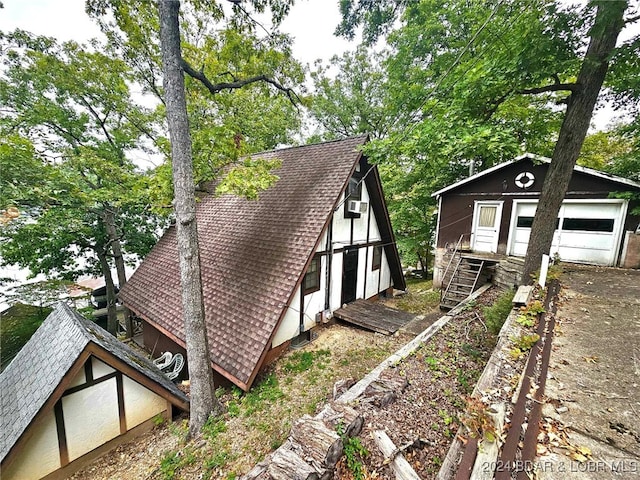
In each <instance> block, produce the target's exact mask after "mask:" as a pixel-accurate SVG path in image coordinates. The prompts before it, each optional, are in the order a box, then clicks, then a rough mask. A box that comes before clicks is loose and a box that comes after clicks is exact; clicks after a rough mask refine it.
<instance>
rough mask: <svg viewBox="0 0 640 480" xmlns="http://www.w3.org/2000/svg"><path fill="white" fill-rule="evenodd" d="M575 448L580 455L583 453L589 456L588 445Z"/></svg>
mask: <svg viewBox="0 0 640 480" xmlns="http://www.w3.org/2000/svg"><path fill="white" fill-rule="evenodd" d="M576 450H577V451H578V452H580V453H581V454H582V455H585V456H587V457H590V456H591V449H590V448H589V447H584V446H582V447H578V448H577V449H576Z"/></svg>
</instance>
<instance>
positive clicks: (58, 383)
mask: <svg viewBox="0 0 640 480" xmlns="http://www.w3.org/2000/svg"><path fill="white" fill-rule="evenodd" d="M0 409H1V413H2V417H1V420H0V461H1V463H0V470H1V471H2V479H3V480H19V479H25V480H26V479H28V480H34V479H41V478H46V479H57V478H66V477H68V476H69V475H71V474H72V473H73V472H75V471H76V470H78V469H79V468H81V467H83V466H84V465H86V464H87V463H89V462H90V461H92V460H93V459H95V458H97V457H98V456H100V455H102V454H104V453H106V452H107V451H109V450H111V449H112V448H114V447H115V446H116V445H117V444H119V443H121V442H123V441H126V440H129V439H131V438H133V437H135V436H136V435H139V434H140V433H142V432H144V431H146V430H148V429H150V428H151V427H153V424H154V418H161V417H164V418H165V419H171V418H172V416H173V414H174V411H176V410H182V411H187V410H188V409H189V400H188V398H187V397H186V395H185V394H184V393H183V392H182V391H180V390H179V389H178V388H177V387H176V386H175V385H174V384H173V383H172V382H171V381H170V380H168V379H167V378H166V377H165V376H164V374H162V372H161V371H160V370H158V368H157V367H155V366H154V365H153V362H151V361H150V360H149V359H147V358H145V357H144V356H142V355H140V354H139V353H137V352H136V351H134V350H133V349H131V348H130V347H128V346H127V345H125V344H123V343H122V342H120V341H118V340H117V339H116V338H115V337H113V336H112V335H111V334H109V333H108V332H106V331H105V330H103V329H102V328H100V327H99V326H98V325H96V324H95V323H93V322H91V321H89V320H86V319H84V318H83V317H82V316H80V315H79V314H78V313H77V312H75V311H74V310H72V309H71V308H69V307H68V306H67V305H65V304H64V303H59V304H57V305H56V307H55V309H54V311H53V312H52V313H51V314H50V315H49V316H48V317H47V319H46V320H45V321H44V322H43V324H42V325H41V326H40V328H38V330H36V332H35V333H34V334H33V336H32V337H31V339H30V340H29V341H28V342H27V343H26V344H25V346H24V347H23V348H22V350H21V351H20V352H19V353H18V355H16V357H15V358H14V359H13V361H12V362H11V363H10V364H9V366H7V368H6V369H5V370H4V371H3V372H2V374H1V375H0Z"/></svg>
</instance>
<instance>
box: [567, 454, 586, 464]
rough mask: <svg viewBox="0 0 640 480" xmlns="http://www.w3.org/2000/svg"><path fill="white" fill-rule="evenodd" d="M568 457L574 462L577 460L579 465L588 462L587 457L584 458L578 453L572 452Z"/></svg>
mask: <svg viewBox="0 0 640 480" xmlns="http://www.w3.org/2000/svg"><path fill="white" fill-rule="evenodd" d="M570 457H571V458H572V459H574V460H577V461H578V462H580V463H585V462H586V461H587V460H588V458H587V457H585V456H584V455H582V454H581V453H578V452H572V453H571V455H570Z"/></svg>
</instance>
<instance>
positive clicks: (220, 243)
mask: <svg viewBox="0 0 640 480" xmlns="http://www.w3.org/2000/svg"><path fill="white" fill-rule="evenodd" d="M366 141H367V137H366V136H360V137H354V138H349V139H345V140H339V141H333V142H326V143H322V144H316V145H307V146H302V147H294V148H289V149H283V150H278V151H273V152H266V153H261V154H257V155H255V158H266V159H278V160H280V161H281V162H282V166H281V167H280V168H278V169H276V170H274V173H275V174H276V175H277V176H278V177H279V179H278V181H277V182H276V183H275V184H274V185H273V186H272V187H270V188H269V189H267V190H265V191H263V192H261V194H260V197H259V199H258V200H257V201H249V200H246V199H243V198H239V197H234V196H231V195H223V196H218V197H214V196H206V197H205V198H203V199H202V201H201V202H199V204H198V206H197V215H198V234H199V242H200V253H201V265H202V278H203V289H204V301H205V319H206V322H207V330H208V341H209V348H210V353H211V360H212V367H213V368H214V370H215V371H217V372H218V373H220V374H222V375H223V376H225V377H226V378H227V379H229V380H231V381H232V382H233V383H235V384H236V385H238V386H239V387H240V388H243V389H245V390H246V389H248V388H249V387H250V385H251V383H252V382H253V380H254V378H255V376H256V374H257V372H258V369H259V368H260V366H261V365H262V363H263V361H264V359H265V357H266V355H267V352H268V351H269V349H270V348H271V345H272V341H273V338H274V335H275V334H276V331H277V328H278V326H279V325H280V323H281V322H282V320H283V318H284V316H285V314H286V311H287V309H288V308H287V307H292V308H297V306H294V305H293V303H295V297H296V295H297V293H298V290H299V289H300V284H301V282H302V281H303V278H304V273H305V272H306V270H307V269H308V267H309V265H310V264H311V262H312V261H313V255H314V252H316V251H317V249H318V248H319V246H320V242H321V240H322V238H321V237H322V234H323V232H325V231H327V228H328V226H329V224H330V221H331V216H332V213H333V212H334V211H335V210H336V208H339V206H342V203H341V202H342V195H343V193H342V192H343V191H344V190H345V188H346V187H347V184H348V182H349V178H350V177H351V176H352V175H353V172H354V171H355V169H356V166H357V165H358V164H359V162H361V161H362V160H363V158H362V154H361V152H360V151H359V150H360V148H361V147H362V145H364V143H365V142H366ZM376 208H379V207H376ZM340 211H341V210H340ZM336 214H337V213H336ZM386 235H387V236H388V237H390V238H392V235H393V234H392V233H391V232H390V231H389V233H387V234H386ZM391 243H393V242H392V241H391ZM385 248H387V247H385ZM393 255H395V256H396V257H397V250H395V245H394V246H393V247H392V248H391V249H390V250H389V251H388V253H387V256H388V257H389V258H390V257H391V256H393ZM395 264H397V265H399V264H400V263H399V260H395V261H394V265H395ZM401 276H402V272H401V270H400V269H399V268H398V272H394V278H397V279H398V280H399V281H400V282H403V280H400V279H401ZM401 285H403V283H402V284H401ZM120 298H121V299H122V300H123V302H124V303H125V304H126V305H127V306H128V307H129V308H130V309H131V310H133V311H134V312H135V313H136V314H137V315H138V316H139V317H141V318H143V319H144V320H145V321H146V322H147V323H149V324H150V325H152V326H153V327H154V328H155V329H157V330H158V331H160V332H161V333H163V334H165V335H166V336H167V337H169V338H171V339H172V340H173V341H175V342H176V344H178V345H180V346H181V347H184V345H185V342H184V338H185V334H184V321H183V318H182V303H181V297H180V274H179V268H178V262H177V250H176V237H175V229H173V228H171V229H169V230H168V231H167V233H166V234H165V235H164V236H163V237H162V238H161V239H160V241H159V242H158V244H157V245H156V247H155V248H154V249H153V250H152V252H151V253H150V254H149V255H148V256H147V258H146V259H145V260H144V262H143V263H142V265H141V266H140V267H139V268H138V270H137V271H136V272H135V273H134V275H133V276H132V278H131V279H130V280H129V282H128V283H127V285H126V286H125V288H124V289H123V290H122V292H121V293H120Z"/></svg>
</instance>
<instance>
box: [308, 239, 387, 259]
mask: <svg viewBox="0 0 640 480" xmlns="http://www.w3.org/2000/svg"><path fill="white" fill-rule="evenodd" d="M375 245H380V246H384V242H383V241H382V240H375V241H372V242H367V243H356V244H355V245H347V246H346V247H340V248H336V249H334V250H333V252H330V251H326V250H323V251H320V252H316V255H318V256H326V255H330V254H331V253H343V252H344V251H345V250H356V249H359V248H365V247H373V246H375Z"/></svg>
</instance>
